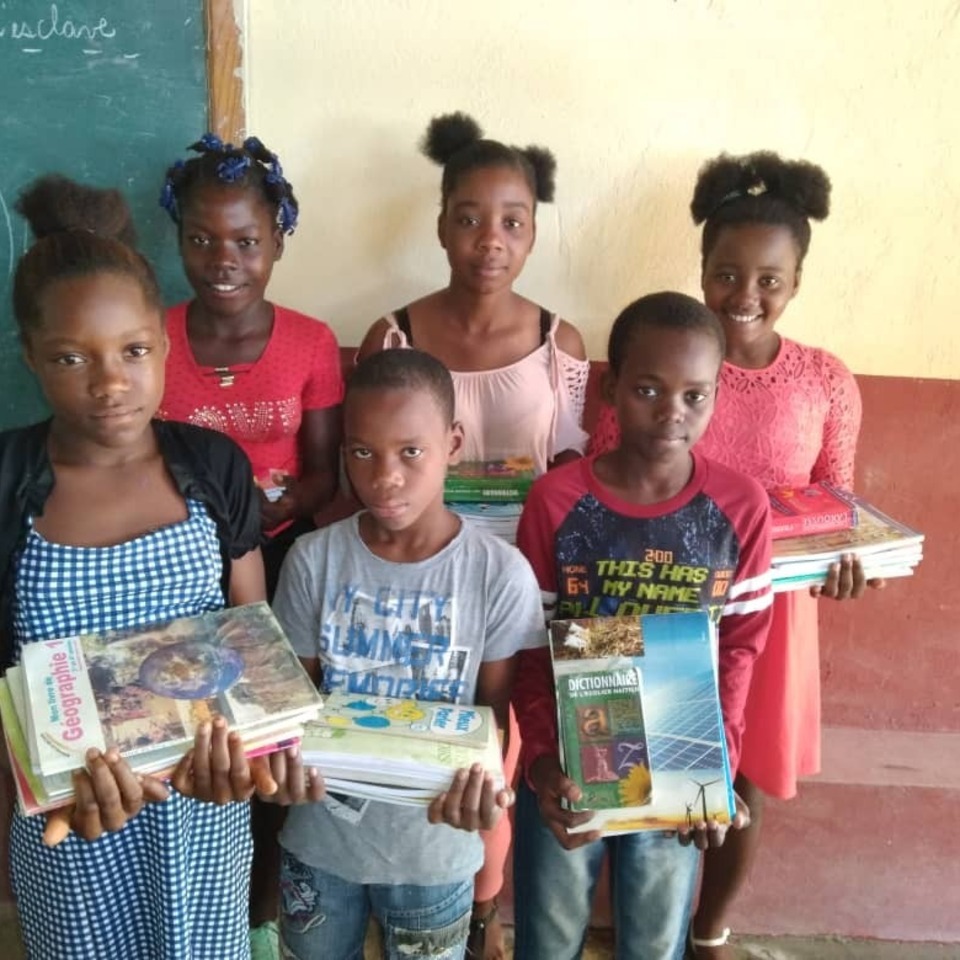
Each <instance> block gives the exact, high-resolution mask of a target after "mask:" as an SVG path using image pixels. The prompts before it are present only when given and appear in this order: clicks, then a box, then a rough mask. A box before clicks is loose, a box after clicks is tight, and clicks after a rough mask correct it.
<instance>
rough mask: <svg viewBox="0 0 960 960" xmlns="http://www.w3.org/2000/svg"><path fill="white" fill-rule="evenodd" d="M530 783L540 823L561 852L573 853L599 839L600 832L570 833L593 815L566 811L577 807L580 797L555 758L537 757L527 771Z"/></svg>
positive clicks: (578, 791)
mask: <svg viewBox="0 0 960 960" xmlns="http://www.w3.org/2000/svg"><path fill="white" fill-rule="evenodd" d="M530 783H531V786H532V787H533V790H534V793H536V795H537V804H538V805H539V807H540V816H542V817H543V822H544V823H545V824H546V825H547V826H548V827H549V828H550V832H551V833H552V834H553V835H554V836H555V837H556V838H557V842H558V843H559V844H560V846H561V847H563V848H564V849H565V850H575V849H576V848H577V847H582V846H585V845H586V844H588V843H593V842H594V841H596V840H599V839H601V838H602V837H603V832H602V831H601V830H590V831H584V832H580V833H574V832H571V831H573V829H574V828H575V827H580V826H582V825H583V824H585V823H587V822H588V821H589V820H592V819H593V811H592V810H581V811H579V812H574V811H573V810H571V809H568V807H569V805H570V804H579V803H580V800H581V798H582V796H583V794H582V792H581V790H580V788H579V787H578V786H577V785H576V784H575V783H574V782H573V781H572V780H571V779H570V778H569V777H568V776H566V775H565V774H564V772H563V768H562V767H561V766H560V760H559V758H557V757H554V756H549V755H546V754H545V755H544V756H542V757H537V759H536V760H534V761H533V764H532V765H531V767H530Z"/></svg>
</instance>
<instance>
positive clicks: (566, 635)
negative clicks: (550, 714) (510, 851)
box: [551, 612, 735, 835]
mask: <svg viewBox="0 0 960 960" xmlns="http://www.w3.org/2000/svg"><path fill="white" fill-rule="evenodd" d="M713 645H714V628H713V626H712V625H711V623H710V620H709V618H708V616H707V614H706V613H703V612H690V613H670V614H648V615H643V616H640V617H598V618H594V619H582V620H575V621H554V623H552V624H551V653H552V655H553V666H554V681H555V685H556V691H557V703H558V716H559V719H560V741H561V742H560V750H561V759H562V761H563V763H564V766H565V769H566V771H567V775H568V776H569V777H570V778H571V779H573V780H574V781H576V782H577V784H578V785H579V786H580V788H581V790H582V791H583V794H584V802H583V803H582V804H580V805H578V809H590V810H592V811H593V813H594V816H593V817H592V819H591V820H589V821H588V822H587V823H586V824H584V825H583V826H581V827H579V828H577V831H578V832H580V831H584V830H598V829H599V830H602V831H603V833H604V834H606V835H613V834H617V833H634V832H637V831H641V830H672V829H677V828H678V827H681V826H687V825H689V824H690V823H691V822H692V821H693V818H694V817H696V818H697V819H699V818H700V817H701V816H702V817H703V818H704V820H706V821H709V820H716V821H717V822H718V823H729V822H730V821H731V819H732V817H733V814H734V812H735V808H734V799H733V784H732V781H731V777H730V767H729V762H728V759H727V748H726V739H725V736H724V732H723V721H722V717H721V713H720V701H719V695H718V692H717V674H716V663H715V659H714V653H713ZM631 674H634V675H635V681H634V680H632V679H631ZM631 684H633V689H634V690H635V694H636V698H637V701H638V702H639V704H640V713H641V716H642V738H641V737H640V736H638V727H639V725H638V724H637V723H636V721H635V718H634V717H633V716H632V715H631V711H627V710H625V709H624V708H622V707H621V706H620V705H619V703H618V700H620V699H621V698H622V697H624V695H625V691H626V690H628V689H629V688H630V686H631ZM581 688H582V689H583V691H584V694H585V693H586V692H587V691H589V690H590V689H592V690H593V691H594V693H595V695H596V698H597V699H598V700H599V701H600V703H599V704H593V703H592V702H586V700H587V699H588V698H586V697H585V696H584V694H581V693H580V690H581ZM604 690H606V691H608V692H607V693H604V692H603V691H604ZM604 697H606V698H607V700H608V703H607V707H608V710H607V715H606V716H605V717H604V718H603V722H606V723H608V725H609V727H610V731H611V739H612V740H613V742H614V744H615V746H614V751H613V754H612V756H613V760H614V762H608V763H607V764H606V765H605V766H604V765H603V764H601V763H599V762H598V763H597V764H596V767H595V768H591V766H590V763H589V762H587V763H585V762H584V759H583V758H584V756H585V754H584V749H585V748H586V750H587V754H586V756H588V757H589V756H590V752H589V751H590V748H591V747H592V744H591V740H590V738H589V737H587V736H584V731H583V724H582V723H580V724H579V725H578V724H577V722H576V721H577V719H578V716H579V717H580V718H582V717H583V714H582V712H580V713H579V715H578V710H579V711H582V710H583V709H584V708H588V709H594V710H596V709H599V707H600V706H602V705H603V704H602V701H603V699H604ZM578 701H579V703H578ZM621 711H623V712H624V713H625V714H626V716H627V717H628V718H629V719H628V720H627V721H626V722H624V723H621V720H620V717H621ZM598 722H600V721H598ZM631 723H632V724H633V728H632V729H631ZM588 732H592V728H588ZM618 738H619V742H618ZM607 742H610V740H609V739H608V741H607ZM641 742H642V744H643V747H644V751H643V753H644V755H643V757H642V759H641V755H640V753H639V751H638V750H637V749H636V748H637V745H638V744H639V743H641ZM628 744H632V745H633V748H634V753H633V754H632V755H631V754H630V753H629V752H627V749H626V747H627V745H628ZM605 759H606V758H605ZM627 760H633V761H634V763H633V767H632V770H633V772H632V773H630V772H627V770H626V763H625V761H627ZM617 761H619V762H620V766H619V767H618V766H617ZM604 773H606V774H607V775H608V776H609V777H610V778H611V779H608V780H607V781H606V782H599V783H598V782H596V781H595V779H594V777H593V776H592V774H596V775H597V779H598V780H602V778H601V777H600V775H601V774H604ZM614 775H619V777H618V780H617V782H613V779H612V778H613V777H614Z"/></svg>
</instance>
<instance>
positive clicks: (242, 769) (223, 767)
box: [43, 717, 277, 847]
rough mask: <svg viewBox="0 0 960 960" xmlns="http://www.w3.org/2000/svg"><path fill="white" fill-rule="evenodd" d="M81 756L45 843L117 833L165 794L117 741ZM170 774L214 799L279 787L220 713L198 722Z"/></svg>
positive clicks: (182, 786) (186, 788) (189, 791)
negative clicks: (122, 753) (68, 793)
mask: <svg viewBox="0 0 960 960" xmlns="http://www.w3.org/2000/svg"><path fill="white" fill-rule="evenodd" d="M85 759H86V764H85V767H84V768H83V769H82V770H75V771H74V772H73V775H72V782H73V791H74V800H73V802H72V803H71V804H69V805H68V806H66V807H61V808H59V809H57V810H53V811H51V812H50V813H48V814H47V822H46V826H45V827H44V831H43V842H44V843H45V844H46V845H47V846H48V847H55V846H56V845H57V844H58V843H60V842H62V841H63V840H65V839H66V838H67V836H69V834H70V833H76V834H78V835H79V836H81V837H83V839H84V840H96V839H97V838H98V837H100V836H102V835H103V834H104V833H116V832H117V831H118V830H122V829H123V828H124V827H125V826H126V824H127V821H128V820H130V819H131V818H132V817H134V816H136V815H137V814H138V813H139V812H140V810H141V809H142V808H143V806H144V804H146V803H159V802H162V801H164V800H166V799H167V796H168V793H169V791H168V790H167V787H166V785H165V784H164V783H163V781H162V780H160V779H159V778H157V777H152V776H143V775H138V774H135V773H134V772H133V770H132V769H131V768H130V764H129V763H127V761H126V760H124V759H123V758H122V757H121V756H120V753H119V751H118V750H117V749H116V748H115V747H111V748H110V749H109V750H107V751H106V752H101V751H99V750H96V749H90V750H88V751H87V753H86V758H85ZM170 779H171V783H172V784H173V786H174V787H175V788H176V789H177V790H178V791H179V792H180V793H182V794H185V795H187V796H191V797H195V798H197V799H198V800H206V801H209V802H212V803H218V804H223V803H231V802H233V801H235V800H248V799H249V798H250V796H251V794H252V793H253V792H254V790H255V789H256V790H259V791H260V792H262V793H267V794H269V793H274V792H276V789H277V784H276V783H275V782H274V780H273V778H272V776H271V773H270V767H269V765H268V764H267V763H266V760H265V758H263V757H258V758H256V759H254V760H248V759H247V756H246V753H245V751H244V748H243V741H242V740H241V738H240V737H239V735H238V734H236V733H231V732H230V731H228V729H227V723H226V721H225V720H224V719H223V717H217V718H216V720H214V722H213V724H212V725H211V724H209V723H205V724H201V726H200V728H199V729H198V730H197V734H196V737H195V738H194V745H193V748H192V749H191V750H190V751H189V752H188V753H187V754H186V755H185V756H184V757H183V758H182V759H181V761H180V762H179V763H178V764H177V767H176V769H175V770H174V772H173V775H172V777H171V778H170Z"/></svg>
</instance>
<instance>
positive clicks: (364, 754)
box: [302, 691, 504, 804]
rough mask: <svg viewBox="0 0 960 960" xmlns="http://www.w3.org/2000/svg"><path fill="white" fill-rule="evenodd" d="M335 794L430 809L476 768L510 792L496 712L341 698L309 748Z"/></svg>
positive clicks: (330, 702)
mask: <svg viewBox="0 0 960 960" xmlns="http://www.w3.org/2000/svg"><path fill="white" fill-rule="evenodd" d="M302 750H303V759H304V762H305V763H307V764H309V765H311V766H315V767H317V768H318V769H319V770H320V773H321V774H322V775H323V777H324V780H325V781H326V784H327V789H328V790H331V791H333V792H336V793H344V794H347V795H348V796H355V797H361V798H365V799H377V800H385V801H387V802H390V803H407V804H410V803H413V804H426V803H429V802H430V800H432V799H433V798H434V797H435V796H437V795H438V794H440V793H442V792H443V791H444V790H446V789H447V787H449V786H450V781H451V780H452V779H453V775H454V773H455V772H456V771H457V770H459V769H461V768H463V767H470V766H472V765H473V764H474V763H479V764H481V765H482V766H483V767H484V769H485V770H486V771H487V772H488V773H490V774H491V775H492V776H493V779H494V784H495V786H496V788H497V789H498V790H499V789H502V787H503V785H504V776H503V760H502V756H501V751H500V735H499V732H498V729H497V724H496V720H495V718H494V715H493V710H492V709H491V708H490V707H485V706H478V705H464V704H455V703H445V702H439V701H427V700H404V699H398V698H393V697H371V696H367V695H365V694H355V693H348V692H342V691H334V692H332V693H330V694H328V695H326V697H325V698H324V707H323V710H322V711H321V712H320V715H319V717H318V718H317V719H316V720H314V721H313V722H311V723H308V724H307V726H306V728H305V731H304V736H303V741H302Z"/></svg>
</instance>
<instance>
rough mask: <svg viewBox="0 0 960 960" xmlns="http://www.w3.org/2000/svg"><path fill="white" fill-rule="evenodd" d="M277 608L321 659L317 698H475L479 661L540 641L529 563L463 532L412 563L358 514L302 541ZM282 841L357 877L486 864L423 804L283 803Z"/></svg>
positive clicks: (307, 652) (387, 878)
mask: <svg viewBox="0 0 960 960" xmlns="http://www.w3.org/2000/svg"><path fill="white" fill-rule="evenodd" d="M274 612H275V613H276V616H277V619H278V620H279V621H280V623H281V624H282V626H283V628H284V630H286V632H287V635H288V636H289V638H290V641H291V643H292V644H293V647H294V649H295V650H296V651H297V653H298V654H299V655H300V656H302V657H309V658H312V657H318V658H319V659H320V662H321V666H322V670H323V684H322V690H323V692H329V691H330V690H334V689H337V688H340V689H345V690H349V691H351V692H355V693H363V694H366V695H368V696H382V697H414V698H417V699H421V700H446V701H449V702H454V703H473V702H474V696H475V692H476V685H477V672H478V670H479V668H480V664H481V663H483V662H484V661H493V660H503V659H506V658H507V657H510V656H512V655H513V654H514V653H516V652H517V651H518V650H521V649H525V648H529V647H536V646H542V645H543V644H544V642H545V635H544V626H543V611H542V607H541V603H540V590H539V587H538V586H537V582H536V579H535V578H534V575H533V572H532V570H531V569H530V567H529V566H528V564H527V561H526V560H525V559H524V558H523V556H521V554H520V553H519V551H517V550H516V549H514V548H513V547H511V546H509V545H508V544H506V543H504V542H502V541H501V540H498V539H496V538H494V537H492V536H490V535H489V534H486V533H483V532H481V531H479V530H476V529H474V528H473V527H471V526H470V525H469V524H464V525H463V526H462V527H461V529H460V532H459V533H458V534H457V535H456V537H454V539H453V540H452V541H451V542H450V543H449V544H448V545H447V546H446V547H444V549H443V550H441V551H440V552H439V553H437V554H435V555H434V556H433V557H430V558H429V559H427V560H423V561H420V562H418V563H393V562H391V561H387V560H383V559H381V558H380V557H378V556H376V555H375V554H373V553H371V551H370V550H369V549H368V548H367V547H366V545H365V544H364V543H363V541H362V540H361V539H360V534H359V528H358V517H356V516H355V517H350V518H349V519H347V520H344V521H342V522H340V523H337V524H334V525H333V526H331V527H327V528H326V529H323V530H318V531H316V532H315V533H311V534H307V535H306V536H304V537H301V538H300V539H299V540H298V541H297V542H296V543H295V544H294V546H293V548H292V549H291V551H290V553H289V555H288V557H287V560H286V562H285V564H284V567H283V572H282V575H281V577H280V584H279V587H278V589H277V594H276V598H275V600H274ZM321 772H322V771H321ZM281 843H282V844H283V846H284V847H285V848H286V849H287V850H289V851H290V852H291V853H292V854H293V855H294V856H295V857H297V858H298V859H299V860H301V861H303V862H304V863H307V864H309V865H311V866H314V867H319V868H320V869H321V870H326V871H328V872H330V873H334V874H336V875H338V876H340V877H342V878H343V879H345V880H348V881H351V882H353V883H409V884H416V885H420V886H426V885H431V884H439V883H451V882H454V881H456V880H461V879H466V878H468V877H470V876H472V875H473V874H474V873H475V872H476V871H477V869H479V867H480V865H481V863H482V860H483V848H482V845H481V843H480V839H479V837H478V835H476V834H470V833H466V832H464V831H462V830H454V829H453V828H451V827H447V826H444V825H439V826H435V825H432V824H430V823H429V822H428V821H427V815H426V811H425V810H424V809H419V808H408V807H401V806H397V805H394V804H386V803H379V802H375V801H369V802H363V803H359V802H355V801H352V800H346V799H345V798H342V797H340V798H338V797H336V796H332V797H328V798H327V799H326V800H324V801H323V802H322V803H318V804H308V805H304V806H299V807H293V808H291V810H290V814H289V816H288V818H287V822H286V826H285V827H284V830H283V834H282V836H281Z"/></svg>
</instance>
